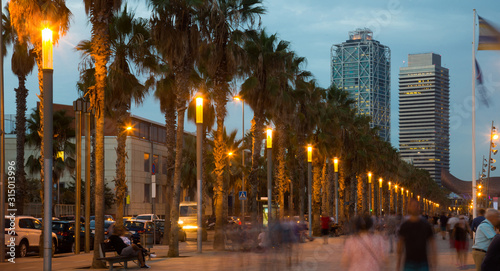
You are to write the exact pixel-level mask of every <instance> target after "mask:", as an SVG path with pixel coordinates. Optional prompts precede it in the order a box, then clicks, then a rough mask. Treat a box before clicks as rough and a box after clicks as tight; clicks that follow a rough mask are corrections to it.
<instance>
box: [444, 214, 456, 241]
mask: <svg viewBox="0 0 500 271" xmlns="http://www.w3.org/2000/svg"><path fill="white" fill-rule="evenodd" d="M457 223H458V216H457V214H452V215H451V217H450V219H448V224H447V226H446V229H447V230H448V233H449V235H448V236H449V237H450V248H454V247H455V239H454V238H453V234H452V232H453V229H454V228H455V224H457Z"/></svg>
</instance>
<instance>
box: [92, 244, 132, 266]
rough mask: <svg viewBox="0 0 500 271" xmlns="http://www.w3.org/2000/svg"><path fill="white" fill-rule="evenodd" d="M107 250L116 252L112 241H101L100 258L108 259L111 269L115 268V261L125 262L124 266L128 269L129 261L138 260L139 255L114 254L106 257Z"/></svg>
mask: <svg viewBox="0 0 500 271" xmlns="http://www.w3.org/2000/svg"><path fill="white" fill-rule="evenodd" d="M106 252H116V251H115V249H114V248H113V246H112V245H111V244H110V243H104V242H103V243H101V245H100V246H99V255H100V256H101V257H100V258H99V259H98V260H101V261H106V262H107V263H108V264H109V270H113V264H114V263H123V268H124V269H125V270H127V262H130V261H137V260H138V259H137V256H119V255H118V256H112V257H106ZM115 254H116V253H115Z"/></svg>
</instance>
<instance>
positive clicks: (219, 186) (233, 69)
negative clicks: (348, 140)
mask: <svg viewBox="0 0 500 271" xmlns="http://www.w3.org/2000/svg"><path fill="white" fill-rule="evenodd" d="M261 3H262V1H261V0H211V1H206V2H205V4H206V5H205V6H203V8H202V10H201V12H200V13H201V16H200V17H201V19H202V20H203V23H201V24H200V25H201V30H202V31H201V33H202V35H203V38H204V40H205V43H203V45H204V46H202V48H203V49H202V50H203V53H202V54H203V58H202V65H203V70H204V71H205V72H206V74H207V76H208V77H209V78H210V80H211V82H212V88H211V89H210V90H211V91H212V94H211V97H212V98H213V100H214V104H215V116H216V119H217V132H216V133H214V145H215V146H214V150H213V154H214V162H215V171H214V174H215V177H216V185H215V189H216V190H215V202H216V207H215V209H216V210H215V213H216V224H215V237H214V249H217V250H223V249H224V248H225V244H224V232H223V227H224V223H223V221H224V220H225V218H224V216H223V214H224V211H223V210H224V206H223V203H224V202H227V201H224V200H223V199H224V198H227V191H226V190H224V189H223V186H224V178H225V177H224V171H225V167H226V165H227V162H226V161H227V159H226V157H227V149H226V148H225V144H224V138H223V137H224V120H225V117H226V114H227V110H226V104H227V101H228V97H229V95H230V94H231V90H230V87H229V83H230V82H231V81H233V80H235V79H236V78H235V77H236V75H237V72H238V67H239V66H240V65H241V64H243V62H242V59H243V56H244V51H243V50H242V48H241V47H240V46H241V44H242V34H243V32H242V30H243V29H242V27H241V25H243V24H246V23H250V24H252V23H253V21H254V20H255V17H256V16H258V15H259V14H262V13H263V12H264V8H263V7H262V6H261Z"/></svg>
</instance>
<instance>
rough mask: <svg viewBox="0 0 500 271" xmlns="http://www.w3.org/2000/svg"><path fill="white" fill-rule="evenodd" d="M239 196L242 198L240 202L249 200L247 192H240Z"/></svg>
mask: <svg viewBox="0 0 500 271" xmlns="http://www.w3.org/2000/svg"><path fill="white" fill-rule="evenodd" d="M239 196H240V200H246V199H247V191H240V192H239Z"/></svg>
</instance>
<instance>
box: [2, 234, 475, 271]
mask: <svg viewBox="0 0 500 271" xmlns="http://www.w3.org/2000/svg"><path fill="white" fill-rule="evenodd" d="M344 240H345V238H344V237H336V238H330V239H329V244H328V245H323V244H322V243H323V240H322V239H320V238H317V239H316V240H314V241H312V242H307V243H303V244H298V245H297V246H296V247H295V248H294V249H293V250H292V252H291V255H292V256H291V259H292V260H291V263H290V262H289V261H288V259H289V258H290V257H287V253H286V252H284V251H279V252H266V253H255V252H233V251H224V252H217V251H214V250H213V249H212V242H204V243H203V246H204V248H203V253H202V254H198V253H196V241H187V242H184V243H180V255H181V256H180V257H177V258H167V257H166V255H167V251H168V246H155V248H153V249H152V251H154V252H156V254H157V256H158V257H157V258H153V259H151V260H148V261H147V263H148V265H150V266H151V269H150V270H189V271H194V270H204V271H211V270H232V271H233V270H238V271H239V270H293V271H295V270H296V271H299V270H311V271H313V270H346V268H345V266H342V265H341V263H340V262H341V260H340V259H341V255H342V248H343V244H344ZM436 240H437V245H438V268H437V269H436V270H438V271H449V270H459V269H458V268H457V267H456V265H455V250H454V249H450V248H449V241H448V240H442V239H441V237H440V236H438V235H436ZM91 261H92V253H90V254H85V253H83V254H80V255H73V254H71V253H66V254H56V255H55V257H54V258H53V261H52V270H57V271H59V270H91V269H90V264H91ZM42 265H43V259H42V258H39V257H38V256H34V255H33V256H29V257H26V258H22V259H16V263H1V264H0V270H2V271H4V270H5V271H9V270H15V271H21V270H41V269H42ZM395 266H396V256H395V254H394V253H393V254H390V255H389V259H388V262H387V263H386V265H385V268H384V270H396V268H395ZM128 269H133V270H137V269H139V267H138V266H136V265H135V264H134V263H132V262H129V268H128ZM115 270H123V268H121V267H120V266H119V265H118V264H115ZM465 270H474V264H473V260H472V256H471V255H470V253H469V256H468V260H467V268H466V269H465Z"/></svg>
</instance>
